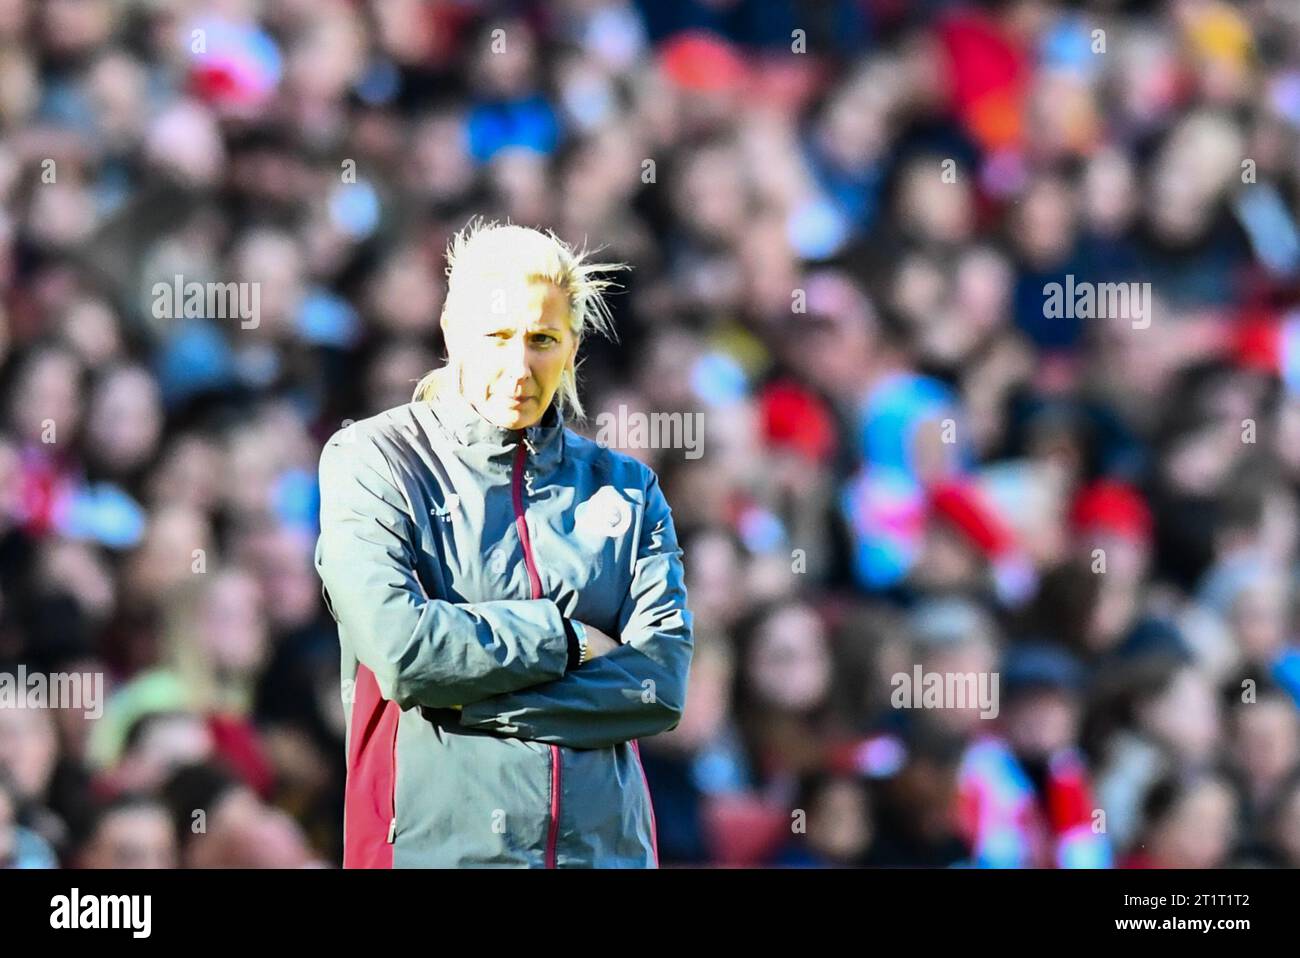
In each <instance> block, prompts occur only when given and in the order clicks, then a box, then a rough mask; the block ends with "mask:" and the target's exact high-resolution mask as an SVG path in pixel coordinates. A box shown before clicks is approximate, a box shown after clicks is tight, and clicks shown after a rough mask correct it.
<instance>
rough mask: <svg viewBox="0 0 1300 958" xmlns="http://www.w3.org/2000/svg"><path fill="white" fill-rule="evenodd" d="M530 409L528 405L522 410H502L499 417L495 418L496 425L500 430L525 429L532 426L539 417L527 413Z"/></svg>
mask: <svg viewBox="0 0 1300 958" xmlns="http://www.w3.org/2000/svg"><path fill="white" fill-rule="evenodd" d="M531 408H532V406H531V404H530V405H529V406H528V407H526V408H524V409H518V410H516V409H506V410H502V412H501V415H500V416H498V417H496V424H497V425H498V426H500V427H501V428H502V429H527V428H528V427H529V426H534V425H536V424H537V421H538V419H540V418H541V417H540V416H535V415H533V414H532V413H531V412H530V411H529V410H530V409H531Z"/></svg>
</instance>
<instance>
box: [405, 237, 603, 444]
mask: <svg viewBox="0 0 1300 958" xmlns="http://www.w3.org/2000/svg"><path fill="white" fill-rule="evenodd" d="M591 253H592V251H590V250H587V249H586V248H583V249H574V248H573V247H572V246H570V245H569V244H567V243H565V242H564V241H563V240H562V239H560V238H559V237H558V236H556V235H555V233H554V232H553V231H551V230H547V231H546V232H542V231H541V230H535V229H530V228H529V227H526V226H514V225H512V224H510V223H505V224H504V225H503V224H500V223H498V222H496V221H495V220H490V221H484V220H482V219H480V218H475V219H473V220H471V221H470V222H469V224H468V225H467V226H466V227H465V228H464V229H463V230H461V231H460V232H459V233H457V234H456V235H455V236H453V237H452V238H451V242H449V243H448V244H447V298H446V300H445V301H444V303H443V306H442V318H441V323H442V326H443V329H444V330H446V328H447V327H448V325H449V324H450V323H452V322H463V321H465V320H468V319H473V318H475V316H476V315H477V314H479V313H480V312H481V311H482V310H483V308H484V304H483V303H481V302H478V301H477V300H478V299H479V298H481V297H478V296H476V295H475V294H476V293H481V291H482V289H483V286H482V283H483V280H484V279H485V278H492V277H504V278H508V279H519V278H522V279H524V280H527V281H537V280H541V281H544V282H548V283H552V284H554V285H555V286H556V287H557V288H558V289H559V290H560V291H561V292H562V293H564V295H565V297H566V298H567V299H568V301H569V329H570V330H571V331H572V333H573V337H574V340H575V341H576V342H577V344H578V346H581V345H582V340H583V338H584V337H585V336H586V335H587V333H588V332H589V331H591V330H595V331H596V332H598V333H601V334H602V335H604V336H606V337H608V338H610V339H613V338H614V337H615V333H614V323H613V320H612V319H611V317H610V313H609V305H608V304H607V303H606V302H605V293H606V292H607V291H608V290H610V289H611V288H617V286H618V284H617V283H615V282H613V281H612V280H609V279H604V278H601V277H600V276H599V275H597V274H600V273H609V272H615V271H618V270H625V269H628V268H629V267H628V266H627V264H626V263H593V262H591V261H590V260H589V257H590V256H591ZM575 353H576V350H575ZM577 366H578V363H577V361H576V360H575V361H574V364H573V365H572V366H570V367H569V368H568V369H566V370H565V371H564V373H563V374H562V375H561V377H560V386H559V389H558V390H557V391H556V394H555V398H556V401H557V402H558V403H559V405H560V408H561V409H562V410H564V411H566V412H568V413H570V414H571V416H572V418H574V419H577V420H581V419H583V418H584V417H585V415H586V413H585V412H584V411H583V408H582V401H581V400H580V399H579V398H578V383H577ZM446 374H447V367H439V368H438V369H433V370H430V371H429V372H428V373H425V375H424V377H423V378H421V380H420V381H419V383H417V384H416V387H415V393H414V395H413V396H412V397H411V398H412V400H413V401H415V402H428V401H430V400H432V399H433V398H434V397H435V396H436V395H437V394H438V390H439V389H440V388H442V387H443V386H444V385H445V383H446V381H447V378H448V377H447V375H446ZM453 387H454V388H459V385H458V383H453Z"/></svg>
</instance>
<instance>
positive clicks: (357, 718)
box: [343, 664, 401, 868]
mask: <svg viewBox="0 0 1300 958" xmlns="http://www.w3.org/2000/svg"><path fill="white" fill-rule="evenodd" d="M400 715H401V709H399V708H398V707H397V703H396V702H388V701H385V700H384V698H383V697H382V696H381V695H380V694H379V683H378V682H377V681H376V680H375V673H373V672H371V671H370V669H368V668H366V667H365V666H364V665H360V664H358V665H357V677H356V681H355V684H354V685H353V700H352V722H351V736H350V738H349V740H348V776H347V791H346V793H345V794H344V798H343V833H344V835H343V867H344V868H392V867H393V846H392V845H391V844H390V843H389V841H388V829H389V827H390V823H391V822H392V821H393V818H394V817H395V815H396V810H395V800H396V787H397V720H398V718H399V717H400Z"/></svg>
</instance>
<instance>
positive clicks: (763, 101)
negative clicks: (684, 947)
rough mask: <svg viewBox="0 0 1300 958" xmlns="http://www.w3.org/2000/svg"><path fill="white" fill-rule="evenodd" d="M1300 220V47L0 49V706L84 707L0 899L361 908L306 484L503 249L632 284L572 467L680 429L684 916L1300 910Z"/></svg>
mask: <svg viewBox="0 0 1300 958" xmlns="http://www.w3.org/2000/svg"><path fill="white" fill-rule="evenodd" d="M1298 197H1300V6H1297V5H1296V4H1295V3H1294V2H1292V0H1243V2H1238V3H1227V2H1218V0H1167V2H1163V3H1125V2H1122V0H1114V2H1094V3H1051V2H1010V0H1009V2H984V3H944V2H939V0H918V2H910V3H909V2H899V0H822V2H812V0H641V2H633V0H552V2H547V3H541V2H537V3H527V2H518V3H509V2H499V3H489V2H481V0H40V2H33V0H0V399H2V400H3V404H4V405H3V411H2V415H3V420H2V426H3V428H2V431H0V476H2V477H3V478H2V479H0V524H2V530H0V669H3V668H13V667H16V666H18V665H19V664H22V665H24V666H25V667H26V668H27V669H28V670H29V671H35V670H43V671H45V672H97V673H102V674H103V675H105V676H106V677H107V680H106V684H105V691H106V696H107V699H106V702H105V703H104V710H103V715H102V717H100V718H87V717H85V715H84V714H83V713H81V712H77V711H74V710H67V709H62V710H50V709H45V710H42V709H18V708H0V864H6V865H10V866H18V867H47V866H54V865H59V866H63V867H123V866H145V865H157V866H164V867H166V866H171V867H181V866H183V867H204V866H209V867H211V866H217V867H220V866H242V867H304V866H324V867H331V866H334V865H337V864H338V862H339V861H340V860H341V828H342V821H343V814H342V784H343V776H344V764H343V763H344V748H343V735H344V728H343V711H342V705H341V701H340V692H339V675H338V670H339V658H338V656H339V651H338V644H337V635H336V632H335V628H334V622H333V621H332V619H331V618H330V616H329V615H328V612H327V610H326V609H325V607H324V604H323V602H322V599H321V595H320V582H319V580H318V578H317V577H316V574H315V570H314V568H313V565H312V556H313V548H314V545H315V540H316V535H317V532H318V529H317V523H318V514H317V512H318V493H317V488H316V466H317V460H318V456H319V450H320V446H321V443H322V442H323V441H324V439H325V438H326V437H327V436H329V435H330V434H332V433H333V432H334V431H335V430H337V429H338V428H340V426H342V425H345V424H346V423H347V421H348V420H356V419H361V418H364V417H366V416H370V415H373V414H375V413H377V412H380V411H382V410H384V409H387V408H389V407H392V406H395V405H399V404H402V403H405V402H408V401H409V400H410V398H411V393H412V389H413V387H414V384H415V382H416V381H417V380H418V379H419V378H420V377H421V376H422V375H423V374H424V373H425V372H426V371H427V370H429V369H430V368H433V367H434V366H436V365H438V364H439V362H440V361H441V358H442V357H443V351H442V343H441V340H440V331H439V328H438V318H439V310H440V308H441V303H442V297H443V293H444V282H445V275H444V272H443V269H444V265H445V264H444V261H443V258H442V257H443V252H444V248H445V244H446V242H447V239H448V237H449V236H450V235H451V234H452V233H453V232H454V231H456V230H458V229H460V228H461V227H463V226H464V225H465V223H466V222H467V221H468V220H469V219H470V218H471V217H472V216H475V215H485V216H489V217H494V218H497V219H500V220H506V219H509V220H510V221H512V222H515V223H520V224H524V225H533V226H540V227H550V228H554V229H555V231H556V232H557V234H559V235H560V236H561V237H562V238H564V239H566V240H568V241H570V242H575V243H578V244H583V243H586V244H587V245H590V246H597V247H603V249H602V254H601V257H600V258H602V259H618V260H623V261H626V262H628V263H629V264H631V265H632V266H633V270H632V271H631V272H630V273H629V274H626V276H625V277H620V280H621V282H622V283H623V286H624V288H623V290H622V291H621V292H620V293H618V294H617V295H615V296H613V297H612V299H611V306H612V308H613V310H614V315H615V320H616V326H617V329H618V332H619V336H618V340H617V342H605V341H595V340H592V341H588V342H587V343H586V344H585V345H584V352H583V355H584V356H585V359H584V360H583V362H582V365H581V366H580V369H579V373H580V382H581V384H582V391H583V396H584V403H585V405H586V407H587V410H588V414H589V416H590V419H589V420H588V422H587V423H586V424H575V426H576V427H577V428H579V429H581V430H583V431H585V432H586V433H587V434H589V435H594V434H595V431H596V430H595V426H596V422H597V421H598V418H599V416H600V415H601V414H602V413H611V414H618V413H619V411H620V410H622V411H624V412H626V411H634V412H646V413H654V412H700V413H702V414H703V422H704V427H705V433H704V436H705V438H704V446H703V455H702V456H700V457H699V458H694V456H687V455H684V453H683V450H681V449H633V450H628V451H629V452H630V453H631V454H633V455H636V456H638V457H640V458H643V459H644V460H645V461H646V462H648V463H650V464H651V465H652V466H653V467H654V468H655V469H656V470H657V472H658V473H659V475H660V476H661V479H662V481H663V483H664V487H665V491H666V493H667V496H668V500H669V502H670V503H671V504H672V506H673V510H674V518H675V521H676V525H677V529H678V533H679V536H680V538H681V540H682V543H683V546H684V549H685V562H686V569H687V576H688V579H687V583H688V588H689V594H690V603H691V608H692V609H693V611H694V614H695V623H696V653H695V661H694V666H693V671H692V675H691V679H690V688H689V699H688V702H687V708H686V712H685V716H684V718H683V720H682V722H681V724H680V725H679V726H678V727H677V728H676V729H675V730H674V731H672V732H670V733H667V734H665V735H663V736H659V737H656V738H654V739H651V740H647V741H645V742H644V743H643V748H642V756H643V759H644V763H645V767H646V771H647V775H648V778H649V782H650V789H651V793H652V795H653V798H654V803H655V810H656V818H657V822H658V829H659V851H660V856H661V860H662V863H663V864H664V865H697V866H698V865H768V866H862V865H891V866H917V865H928V866H966V867H1076V866H1084V867H1217V866H1283V867H1295V866H1298V865H1300V737H1298V731H1300V727H1298V725H1297V714H1298V713H1297V706H1298V704H1300V645H1297V642H1296V638H1297V623H1298V619H1297V592H1296V588H1295V583H1296V573H1297V570H1298V568H1300V566H1298V565H1297V561H1298V560H1300V554H1298V553H1297V543H1298V541H1300V536H1298V532H1300V516H1298V514H1297V509H1296V502H1297V500H1296V496H1295V491H1296V483H1297V481H1300V227H1298V225H1297V210H1298V209H1300V206H1298V204H1297V199H1298ZM176 277H184V279H185V281H187V282H188V281H196V282H205V283H206V282H212V283H228V282H236V283H256V284H258V290H259V310H258V317H257V322H256V323H254V324H251V325H248V324H243V323H241V322H239V320H238V319H236V318H231V317H230V316H229V315H214V313H213V310H211V309H207V308H200V309H194V310H182V311H180V314H178V313H177V312H175V311H168V310H166V309H159V308H158V306H159V294H158V293H157V292H156V289H155V285H156V284H159V283H162V284H167V285H170V284H172V282H173V279H174V278H176ZM1055 283H1060V284H1066V283H1072V284H1103V283H1138V284H1149V285H1148V286H1145V287H1143V288H1144V289H1146V290H1149V293H1150V310H1149V312H1148V313H1146V314H1145V315H1138V314H1137V312H1136V311H1135V310H1134V309H1133V308H1129V309H1121V310H1118V311H1115V314H1113V315H1100V316H1097V318H1091V317H1090V316H1089V315H1087V314H1086V310H1079V311H1075V310H1070V311H1067V313H1066V314H1065V315H1064V316H1063V315H1061V314H1060V312H1059V311H1056V312H1054V311H1053V310H1051V309H1048V308H1047V307H1046V306H1045V303H1046V300H1047V298H1048V290H1049V288H1050V287H1051V285H1052V284H1055ZM1131 305H1132V304H1130V306H1131ZM1103 312H1104V311H1103ZM918 667H919V669H920V670H921V671H922V672H923V673H925V674H939V675H966V674H970V675H983V676H989V675H996V676H997V677H998V686H997V690H998V696H997V709H996V713H997V714H996V715H993V716H990V715H988V714H987V711H988V710H985V713H984V714H983V715H982V714H981V709H980V707H979V705H978V704H975V703H971V702H967V703H965V707H957V706H955V705H953V703H951V702H948V701H944V702H940V703H937V704H938V705H940V706H943V707H931V708H902V707H899V705H898V699H897V697H896V693H897V691H898V688H899V683H898V680H897V679H896V676H899V675H900V674H901V675H904V676H908V677H910V676H912V675H913V674H914V670H916V669H917V668H918ZM932 704H933V703H932Z"/></svg>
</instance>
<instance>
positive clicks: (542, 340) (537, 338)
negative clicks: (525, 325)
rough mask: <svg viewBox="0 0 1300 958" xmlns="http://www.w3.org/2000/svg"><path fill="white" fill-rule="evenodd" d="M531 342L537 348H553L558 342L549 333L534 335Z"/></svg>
mask: <svg viewBox="0 0 1300 958" xmlns="http://www.w3.org/2000/svg"><path fill="white" fill-rule="evenodd" d="M533 342H534V343H535V344H536V345H538V346H542V347H547V346H554V345H555V344H556V343H558V342H559V340H558V339H556V338H555V337H554V336H552V335H551V334H550V333H535V334H534V335H533Z"/></svg>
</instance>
